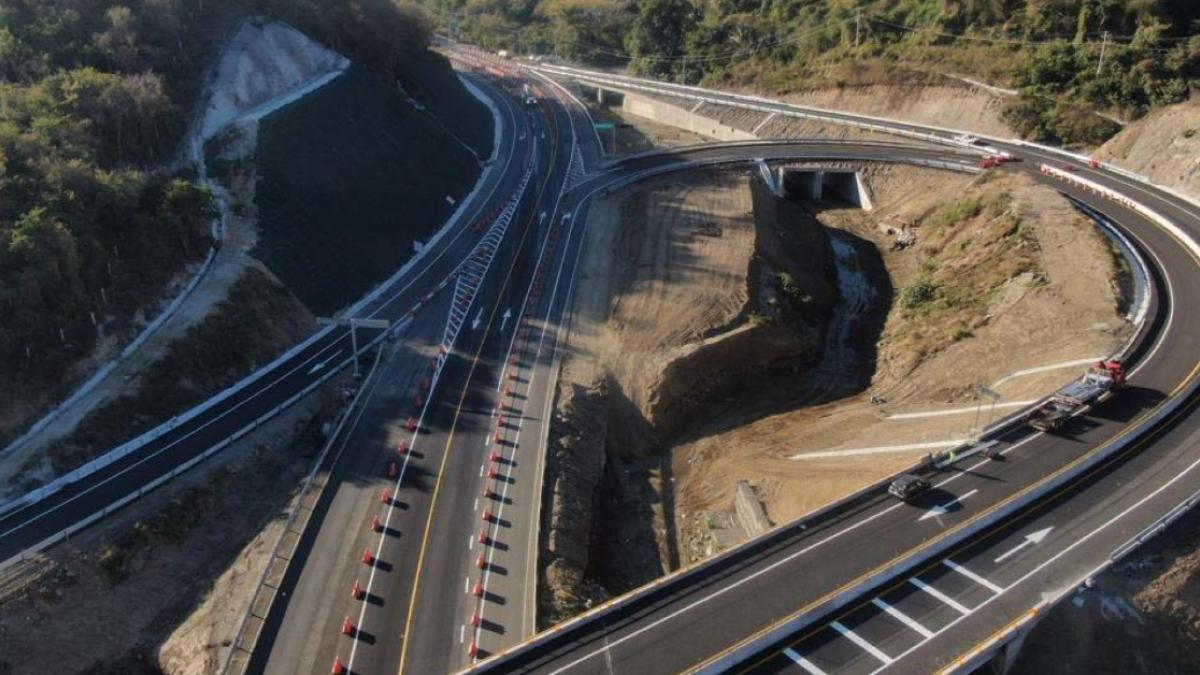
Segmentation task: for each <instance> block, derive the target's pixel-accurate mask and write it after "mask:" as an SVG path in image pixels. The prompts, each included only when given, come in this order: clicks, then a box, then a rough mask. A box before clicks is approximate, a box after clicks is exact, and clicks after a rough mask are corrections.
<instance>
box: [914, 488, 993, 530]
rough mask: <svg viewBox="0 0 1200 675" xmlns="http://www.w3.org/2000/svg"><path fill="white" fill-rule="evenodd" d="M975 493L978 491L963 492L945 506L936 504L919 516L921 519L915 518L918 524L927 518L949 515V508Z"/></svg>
mask: <svg viewBox="0 0 1200 675" xmlns="http://www.w3.org/2000/svg"><path fill="white" fill-rule="evenodd" d="M976 492H979V490H978V489H976V490H968V491H967V492H964V493H963V494H961V495H959V496H957V497H955V498H954V499H951V500H950V501H948V502H946V503H945V504H938V505H937V506H934V507H933V508H931V509H929V510H928V511H926V512H925V513H923V514H921V517H920V518H917V521H918V522H920V521H922V520H926V519H928V518H935V517H937V516H944V515H946V514H947V513H950V507H951V506H954V505H955V504H961V503H962V501H963V500H964V499H966V498H967V497H970V496H971V495H973V494H975V493H976Z"/></svg>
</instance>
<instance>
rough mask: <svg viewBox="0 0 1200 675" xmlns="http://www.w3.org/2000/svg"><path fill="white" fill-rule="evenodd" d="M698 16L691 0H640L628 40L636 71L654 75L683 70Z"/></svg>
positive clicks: (662, 75) (627, 45)
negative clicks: (687, 42)
mask: <svg viewBox="0 0 1200 675" xmlns="http://www.w3.org/2000/svg"><path fill="white" fill-rule="evenodd" d="M698 19H699V15H698V12H697V11H696V8H695V7H694V6H693V5H692V3H690V2H688V0H641V2H639V3H638V12H637V18H635V19H634V20H633V25H632V27H631V29H630V31H629V37H628V38H627V39H626V43H625V45H626V47H627V48H628V50H629V53H630V55H631V56H632V61H631V62H630V65H631V66H632V68H633V69H634V71H635V72H637V73H640V74H643V75H648V76H651V77H672V76H675V75H676V74H678V73H680V72H682V71H683V68H684V67H683V59H684V57H685V56H686V51H685V49H684V47H685V44H686V39H687V34H688V32H689V31H691V30H692V28H693V27H695V25H696V23H697V21H698Z"/></svg>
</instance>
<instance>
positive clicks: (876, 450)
mask: <svg viewBox="0 0 1200 675" xmlns="http://www.w3.org/2000/svg"><path fill="white" fill-rule="evenodd" d="M966 442H967V439H965V438H952V439H948V440H945V441H930V442H928V443H909V444H907V445H878V446H875V447H871V448H854V449H851V450H821V451H819V452H802V453H800V454H798V455H792V456H791V457H790V458H789V459H823V458H826V457H854V456H855V455H879V454H884V453H888V452H908V451H910V450H931V449H934V448H952V447H954V446H956V445H962V444H964V443H966Z"/></svg>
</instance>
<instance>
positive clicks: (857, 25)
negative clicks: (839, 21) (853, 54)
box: [854, 9, 862, 48]
mask: <svg viewBox="0 0 1200 675" xmlns="http://www.w3.org/2000/svg"><path fill="white" fill-rule="evenodd" d="M861 36H862V10H861V9H858V10H855V12H854V46H855V48H857V47H858V40H859V38H860V37H861Z"/></svg>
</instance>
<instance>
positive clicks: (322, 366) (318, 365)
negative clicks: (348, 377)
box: [308, 349, 342, 375]
mask: <svg viewBox="0 0 1200 675" xmlns="http://www.w3.org/2000/svg"><path fill="white" fill-rule="evenodd" d="M341 353H342V350H340V349H339V350H337V351H336V352H334V354H333V356H331V357H329V358H327V359H325V360H324V361H321V362H320V363H318V364H317V365H315V366H313V367H312V368H310V369H309V371H308V374H309V375H312V374H313V373H315V372H317V371H318V370H320V369H322V368H324V367H325V365H326V364H328V363H329V362H330V361H332V360H334V359H336V358H337V357H338V354H341Z"/></svg>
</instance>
